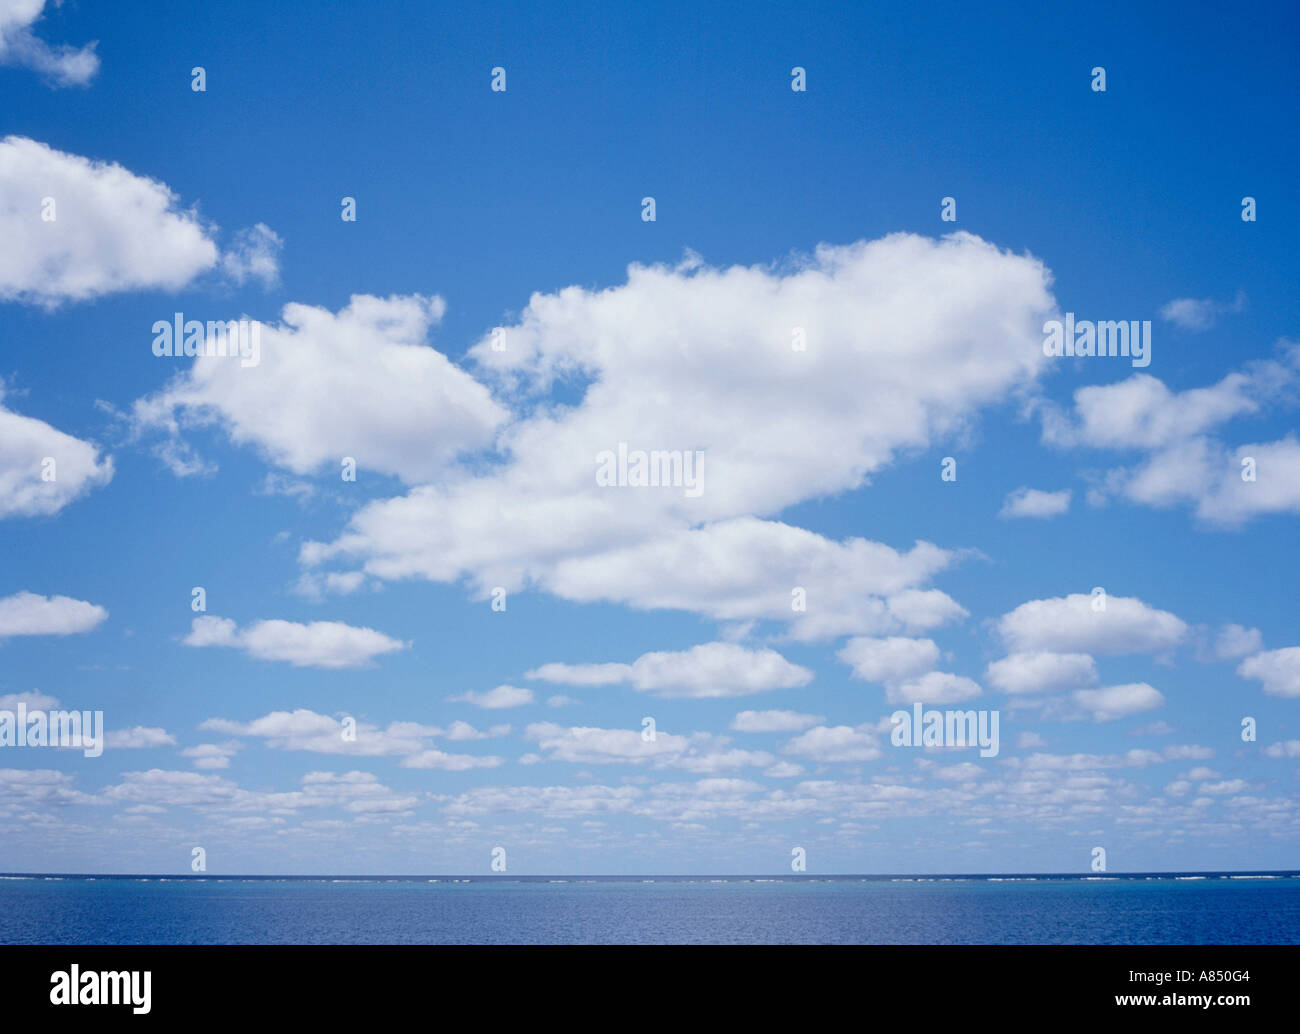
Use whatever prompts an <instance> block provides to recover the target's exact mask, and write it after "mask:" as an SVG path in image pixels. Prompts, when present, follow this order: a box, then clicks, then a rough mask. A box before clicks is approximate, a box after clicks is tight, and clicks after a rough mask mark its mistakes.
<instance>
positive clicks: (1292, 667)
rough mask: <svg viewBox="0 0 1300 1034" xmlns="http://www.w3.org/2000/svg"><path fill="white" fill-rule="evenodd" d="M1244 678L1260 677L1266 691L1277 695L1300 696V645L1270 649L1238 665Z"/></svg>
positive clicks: (1239, 671) (1239, 673)
mask: <svg viewBox="0 0 1300 1034" xmlns="http://www.w3.org/2000/svg"><path fill="white" fill-rule="evenodd" d="M1237 674H1238V675H1240V676H1241V677H1242V678H1243V679H1258V680H1259V681H1260V682H1261V683H1263V686H1264V692H1265V693H1267V694H1268V695H1269V696H1275V697H1291V698H1294V697H1300V646H1288V647H1287V648H1286V649H1284V650H1268V651H1266V652H1264V653H1258V654H1256V655H1255V656H1254V657H1247V658H1246V659H1245V660H1244V661H1242V662H1241V663H1240V664H1239V665H1237Z"/></svg>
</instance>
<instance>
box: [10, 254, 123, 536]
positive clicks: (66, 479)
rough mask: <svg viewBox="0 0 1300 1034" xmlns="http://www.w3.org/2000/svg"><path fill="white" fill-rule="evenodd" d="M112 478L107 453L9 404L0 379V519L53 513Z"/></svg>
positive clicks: (111, 467) (111, 460)
mask: <svg viewBox="0 0 1300 1034" xmlns="http://www.w3.org/2000/svg"><path fill="white" fill-rule="evenodd" d="M2 261H3V259H0V262H2ZM49 460H53V461H54V462H53V466H51V465H50V464H49V463H48V461H49ZM112 478H113V459H112V457H111V456H104V457H102V458H101V457H100V453H99V449H98V448H97V447H96V446H94V445H92V444H91V443H90V442H84V441H82V440H81V439H79V438H74V437H73V436H72V435H70V434H64V433H63V432H62V431H60V430H58V429H56V428H54V427H51V426H50V425H49V424H47V423H45V422H44V421H42V420H37V419H35V418H34V417H29V416H22V415H21V414H19V413H15V412H14V411H13V410H11V409H8V408H7V407H6V406H5V405H4V385H3V384H0V519H3V518H5V517H34V516H45V515H49V514H53V513H58V512H59V511H60V510H61V509H63V507H65V506H67V505H68V503H70V502H72V501H73V500H74V499H77V498H79V497H80V496H82V495H85V494H86V493H87V492H89V491H91V490H92V489H94V488H98V487H100V486H102V485H106V484H108V482H109V481H111V480H112Z"/></svg>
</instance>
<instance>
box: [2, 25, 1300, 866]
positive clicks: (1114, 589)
mask: <svg viewBox="0 0 1300 1034" xmlns="http://www.w3.org/2000/svg"><path fill="white" fill-rule="evenodd" d="M1130 6H1131V5H1123V7H1122V8H1121V6H1120V5H1109V4H1101V5H1087V6H1086V7H1084V6H1080V7H1078V8H1077V9H1076V10H1074V11H1055V10H1054V11H1044V10H1041V9H1039V8H1038V7H1034V6H1030V5H1024V6H1018V7H1016V8H1014V9H1011V10H1006V11H1002V12H998V11H990V10H987V9H982V8H981V9H972V8H969V7H967V6H965V5H956V4H951V5H948V4H938V5H930V6H929V7H927V8H926V9H924V10H920V9H918V10H911V9H909V10H906V11H898V10H886V9H883V8H881V9H866V8H865V7H864V5H856V4H843V5H832V4H820V5H782V6H781V7H779V8H772V9H767V10H755V9H754V6H753V5H740V4H729V5H710V8H709V9H708V10H702V9H700V6H699V5H675V4H666V5H655V7H654V9H653V10H648V9H639V8H638V9H634V8H632V7H631V6H630V5H628V6H627V7H622V6H611V5H575V4H566V5H563V6H562V7H561V6H559V5H549V6H548V8H547V9H538V8H536V7H531V6H530V7H525V6H524V5H517V6H516V5H480V4H475V5H439V9H437V10H432V9H430V8H428V6H427V5H422V4H415V3H411V4H403V3H394V4H389V5H386V6H385V8H384V9H383V10H382V12H377V11H376V10H375V9H373V8H372V7H371V6H370V5H350V4H335V5H331V6H330V8H329V11H328V13H323V14H321V15H320V16H319V17H316V18H314V19H313V20H312V21H311V22H310V23H307V24H304V23H303V22H302V21H301V19H300V18H298V17H295V15H293V14H292V13H291V12H288V11H284V10H278V9H274V8H273V7H272V8H268V7H267V6H265V5H258V4H234V3H228V4H222V3H217V4H204V5H195V6H194V7H188V6H186V5H172V6H167V7H161V6H160V7H159V8H157V9H154V10H146V9H145V8H144V7H143V6H134V5H132V6H130V7H129V9H128V10H121V9H120V8H119V6H118V5H107V4H97V3H93V2H91V0H80V2H72V0H68V2H65V3H63V4H62V5H59V6H55V5H52V4H46V5H45V6H44V9H43V10H42V5H41V3H40V2H39V0H26V2H9V3H3V2H0V96H2V97H3V100H4V103H3V105H2V106H0V110H2V111H3V116H0V118H2V120H3V124H2V125H0V137H3V142H2V143H0V231H3V235H4V237H5V239H6V240H7V241H8V242H9V243H8V244H7V245H6V248H5V249H4V251H5V254H4V255H3V256H0V340H3V342H4V352H3V357H4V361H3V362H0V378H2V379H3V386H4V394H3V396H2V397H0V407H3V408H2V409H0V427H3V429H4V433H3V436H0V542H2V543H3V555H4V558H5V563H4V565H3V568H2V569H0V659H2V661H3V665H2V666H0V697H4V698H5V700H4V701H0V709H3V708H4V707H6V706H9V707H11V708H12V707H16V706H17V704H18V703H19V702H20V701H21V702H23V703H24V704H25V705H26V706H30V707H39V706H41V705H42V704H43V705H44V706H45V707H46V708H53V707H55V706H56V705H55V704H53V703H50V701H51V700H57V701H58V705H57V706H61V707H65V708H77V709H83V710H102V711H103V712H104V716H105V723H106V726H107V728H108V730H109V738H108V745H107V749H106V750H105V751H104V753H103V755H102V756H100V757H97V758H89V757H83V756H82V754H81V753H79V752H76V751H72V750H54V749H48V748H47V749H36V748H18V747H13V748H0V751H2V753H0V816H3V817H4V819H5V821H6V825H7V828H8V829H9V830H10V831H11V833H10V835H7V836H6V838H5V845H4V847H3V848H0V869H6V870H43V871H104V872H114V871H156V872H168V871H178V872H180V871H189V869H190V860H191V855H192V850H193V848H194V847H199V846H201V847H203V848H204V850H205V852H206V856H207V864H208V871H211V872H300V873H311V872H484V871H488V865H489V862H490V860H491V854H490V853H491V850H492V848H494V847H497V846H501V847H504V848H505V849H506V852H507V856H508V859H509V863H508V864H509V871H511V872H520V873H537V872H573V873H598V872H610V873H616V872H781V871H788V869H789V865H790V858H791V851H792V849H793V848H794V847H803V848H804V849H805V851H806V854H807V859H808V870H809V871H810V872H818V871H820V872H903V871H941V872H954V871H1064V872H1075V871H1084V870H1086V869H1088V867H1089V865H1090V863H1091V858H1092V851H1093V848H1094V847H1098V846H1100V847H1104V848H1105V850H1106V853H1107V859H1108V868H1109V869H1111V870H1141V869H1148V870H1151V869H1232V868H1267V867H1276V868H1284V867H1294V865H1295V858H1296V844H1297V838H1300V815H1298V814H1297V808H1296V802H1295V777H1296V773H1297V765H1298V764H1300V761H1298V760H1297V759H1300V719H1298V718H1297V711H1296V709H1297V706H1300V630H1297V628H1296V622H1295V618H1294V607H1293V601H1294V587H1293V582H1294V577H1293V576H1294V570H1295V561H1296V557H1297V550H1296V530H1297V525H1296V521H1297V516H1298V515H1300V443H1297V440H1296V436H1295V430H1294V428H1295V413H1296V409H1295V403H1296V401H1297V385H1298V383H1300V352H1298V351H1297V350H1296V347H1295V345H1294V344H1293V342H1294V341H1295V340H1297V336H1298V331H1297V327H1298V326H1300V311H1298V306H1297V299H1296V294H1295V291H1294V283H1295V279H1296V272H1297V271H1296V263H1295V261H1294V245H1293V239H1294V230H1295V227H1296V225H1297V207H1296V206H1297V199H1296V196H1295V191H1294V185H1293V183H1292V180H1293V179H1294V175H1293V170H1294V169H1295V167H1296V159H1297V143H1296V135H1295V133H1294V131H1293V126H1294V123H1295V115H1296V110H1297V100H1298V90H1300V72H1298V71H1297V69H1296V66H1295V63H1294V60H1293V55H1294V52H1295V45H1296V27H1297V26H1296V15H1295V12H1294V11H1293V10H1290V9H1283V8H1281V7H1280V6H1271V5H1259V6H1254V5H1250V4H1246V5H1240V6H1239V7H1238V8H1236V9H1235V10H1236V13H1235V15H1234V22H1233V27H1230V31H1229V30H1225V27H1224V26H1223V25H1222V23H1221V20H1220V18H1219V17H1218V16H1211V15H1210V14H1209V13H1202V12H1201V11H1200V10H1197V9H1192V10H1187V11H1180V12H1179V13H1178V15H1177V17H1176V18H1173V17H1171V16H1170V15H1169V14H1168V13H1166V12H1164V11H1162V10H1161V9H1160V8H1159V7H1158V6H1150V5H1144V6H1142V7H1141V8H1140V9H1138V10H1131V9H1129V8H1130ZM444 8H445V9H444ZM196 66H201V67H202V68H203V69H204V71H205V76H206V89H205V90H204V91H202V92H196V91H195V90H193V89H192V77H191V70H192V69H193V68H195V67H196ZM1097 66H1101V67H1104V68H1105V74H1106V89H1105V91H1104V92H1099V91H1096V90H1094V89H1093V82H1094V76H1093V73H1092V70H1093V69H1094V67H1097ZM498 67H499V68H503V69H504V70H505V77H506V89H505V90H504V91H503V92H500V91H494V90H493V89H492V88H491V85H492V78H493V69H494V68H498ZM795 67H799V68H802V69H804V70H805V74H806V85H807V89H806V90H805V91H802V92H798V91H795V90H792V89H791V82H792V77H791V71H792V69H793V68H795ZM345 197H350V198H353V199H355V202H356V213H357V217H356V220H355V222H350V221H344V220H343V219H342V218H340V213H341V201H342V199H343V198H345ZM645 197H653V198H654V199H655V216H656V217H655V220H654V221H646V220H645V219H643V217H642V215H643V206H642V199H643V198H645ZM945 197H951V198H953V199H955V202H956V221H955V222H946V221H943V220H942V219H941V201H942V199H943V198H945ZM1246 197H1251V198H1254V199H1255V204H1256V216H1257V217H1256V219H1255V220H1254V221H1245V220H1243V219H1242V199H1243V198H1246ZM46 198H53V200H54V202H55V212H56V215H55V218H53V219H52V220H51V219H43V218H42V213H43V206H45V199H46ZM15 242H16V243H15ZM630 267H635V268H630ZM176 312H182V313H184V314H185V316H186V318H191V319H198V320H201V321H203V320H224V319H228V318H238V317H240V316H246V317H248V318H249V319H253V320H257V321H260V323H261V324H262V328H261V339H260V362H259V364H258V365H257V366H255V367H248V368H245V367H243V366H241V364H240V363H239V361H238V360H237V359H236V360H231V359H230V358H222V357H202V358H198V359H193V358H179V359H178V358H165V357H157V356H155V355H154V354H153V350H152V342H153V340H154V336H155V335H154V332H153V330H152V328H153V325H154V323H155V322H156V321H159V320H162V321H170V320H171V319H172V317H173V314H174V313H176ZM1067 312H1072V313H1075V314H1076V315H1077V317H1078V318H1079V319H1080V320H1117V321H1121V320H1122V321H1129V320H1138V321H1144V320H1149V321H1151V325H1152V339H1151V341H1152V345H1151V348H1152V351H1151V354H1152V360H1151V363H1150V365H1149V366H1148V367H1145V368H1135V367H1134V366H1133V365H1132V364H1131V363H1130V361H1129V360H1128V359H1127V358H1124V357H1092V358H1064V357H1063V358H1050V357H1047V356H1045V355H1044V354H1043V350H1042V347H1041V346H1042V340H1043V329H1042V328H1043V324H1044V322H1045V321H1046V320H1050V319H1054V318H1062V317H1063V314H1065V313H1067ZM498 327H499V328H502V329H503V331H504V334H503V336H502V340H503V341H504V343H505V348H504V350H502V351H494V350H493V348H492V340H493V330H494V328H498ZM796 327H802V328H803V330H804V336H805V340H806V348H805V349H803V350H797V349H796V348H795V347H793V344H792V342H793V340H794V333H793V332H794V328H796ZM619 442H627V443H628V444H629V446H630V447H631V448H632V449H643V450H666V451H671V450H677V451H682V452H694V451H696V450H700V451H702V453H703V455H704V467H703V470H704V482H703V490H702V492H701V493H700V494H699V496H698V498H691V497H689V496H688V495H687V493H685V492H684V491H683V490H682V488H681V487H678V488H638V487H635V486H623V487H601V486H600V485H598V484H597V481H596V477H595V471H596V466H597V464H596V454H597V453H598V452H600V451H602V450H607V449H608V450H614V449H616V448H617V446H618V443H619ZM46 457H53V458H55V459H56V461H57V470H58V476H57V478H56V480H55V481H53V482H48V481H42V480H41V463H42V461H43V460H44V459H45V458H46ZM344 457H351V458H353V459H355V460H356V465H357V477H356V480H355V482H352V481H344V480H342V478H341V476H340V472H341V465H342V460H343V458H344ZM945 457H951V458H953V459H954V460H955V461H956V471H957V477H956V480H955V481H945V480H942V478H941V466H942V461H943V460H944V458H945ZM1246 457H1249V458H1251V459H1253V460H1255V467H1256V478H1255V480H1254V481H1243V480H1242V477H1241V473H1240V472H1241V469H1242V467H1241V461H1242V460H1243V458H1246ZM1023 490H1032V491H1031V492H1030V494H1028V495H1024V494H1023ZM196 586H202V587H203V588H204V589H205V591H206V607H207V609H206V611H205V612H202V613H199V612H195V611H194V610H192V608H191V590H192V589H193V588H194V587H196ZM497 587H500V588H502V589H504V590H505V591H506V596H505V599H506V609H505V611H504V612H500V611H494V610H493V609H492V590H493V589H494V588H497ZM1094 587H1101V588H1104V590H1105V592H1106V598H1107V607H1106V609H1105V610H1104V611H1098V610H1096V609H1094V607H1093V597H1092V595H1091V594H1092V591H1093V589H1094ZM797 588H802V589H803V590H804V592H805V595H806V598H807V610H806V611H793V610H792V609H791V600H792V592H793V591H794V590H795V589H797ZM593 665H602V666H603V667H592V666H593ZM611 665H612V666H613V667H610V666H611ZM501 687H505V688H504V689H502V688H501ZM494 690H495V691H496V692H495V693H492V691H494ZM487 694H491V695H487ZM452 698H461V699H452ZM557 698H558V699H557ZM915 701H919V702H921V703H923V704H924V705H925V706H927V707H937V708H940V709H944V708H960V709H971V710H977V711H986V712H991V711H996V712H998V715H999V718H1000V726H999V727H1000V749H999V752H998V754H997V755H996V756H994V757H980V754H979V751H978V750H977V749H970V748H956V747H949V748H935V749H928V750H921V749H908V748H904V747H898V746H895V745H894V744H893V743H892V742H891V735H890V730H891V723H890V715H891V714H892V713H893V712H895V711H896V710H898V709H899V708H904V709H910V708H911V705H912V703H913V702H915ZM502 704H504V705H509V706H484V705H502ZM747 712H752V714H748V715H747V716H746V717H738V716H740V715H742V714H743V713H747ZM349 717H351V718H353V719H355V720H356V722H357V723H359V725H358V735H357V737H356V739H355V740H350V739H345V738H344V734H343V730H344V725H343V722H344V720H345V719H347V718H349ZM647 717H651V718H653V719H654V722H655V728H656V737H655V739H654V740H653V741H651V742H647V741H646V740H645V739H643V737H642V728H643V719H645V718H647ZM1244 717H1251V718H1253V719H1255V722H1256V728H1257V738H1256V739H1255V740H1254V741H1243V739H1242V735H1241V729H1242V726H1241V723H1242V719H1243V718H1244ZM395 723H396V724H395Z"/></svg>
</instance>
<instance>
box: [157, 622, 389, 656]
mask: <svg viewBox="0 0 1300 1034" xmlns="http://www.w3.org/2000/svg"><path fill="white" fill-rule="evenodd" d="M182 642H183V643H184V644H185V645H186V646H196V647H202V646H227V647H233V648H235V649H239V650H243V651H244V652H245V653H247V654H248V655H249V656H250V657H256V658H257V659H259V660H263V661H288V662H289V663H290V664H292V665H293V666H294V667H296V668H360V667H364V666H365V665H367V664H369V663H370V662H371V661H373V660H374V658H376V657H379V656H382V655H383V654H387V653H394V652H396V651H398V650H405V649H406V648H407V647H408V646H409V645H410V644H409V643H403V642H402V641H401V640H399V639H393V638H392V637H391V636H386V635H384V634H383V633H382V632H376V631H375V630H374V629H373V628H356V627H354V626H352V625H345V624H343V623H342V622H340V621H313V622H311V623H310V624H306V625H304V624H299V623H297V622H294V621H279V620H275V621H255V622H253V623H252V624H251V625H248V626H246V627H245V628H242V629H241V628H238V627H237V626H236V624H235V622H234V621H232V620H230V619H229V618H219V617H211V616H204V617H200V618H195V619H194V621H193V622H192V623H191V626H190V634H189V635H187V636H186V637H185V638H184V639H183V640H182Z"/></svg>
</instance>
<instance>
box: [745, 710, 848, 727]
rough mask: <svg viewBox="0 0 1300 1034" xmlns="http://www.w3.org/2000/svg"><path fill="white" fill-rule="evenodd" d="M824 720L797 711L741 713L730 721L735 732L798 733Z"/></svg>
mask: <svg viewBox="0 0 1300 1034" xmlns="http://www.w3.org/2000/svg"><path fill="white" fill-rule="evenodd" d="M825 720H826V719H824V718H822V717H820V716H818V715H815V714H800V713H799V712H798V711H741V712H740V713H739V714H738V715H736V717H735V718H733V719H732V720H731V728H732V729H734V730H735V731H736V732H798V731H799V730H801V729H807V728H808V727H809V726H813V725H816V724H817V723H818V722H823V721H825Z"/></svg>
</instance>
